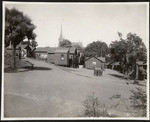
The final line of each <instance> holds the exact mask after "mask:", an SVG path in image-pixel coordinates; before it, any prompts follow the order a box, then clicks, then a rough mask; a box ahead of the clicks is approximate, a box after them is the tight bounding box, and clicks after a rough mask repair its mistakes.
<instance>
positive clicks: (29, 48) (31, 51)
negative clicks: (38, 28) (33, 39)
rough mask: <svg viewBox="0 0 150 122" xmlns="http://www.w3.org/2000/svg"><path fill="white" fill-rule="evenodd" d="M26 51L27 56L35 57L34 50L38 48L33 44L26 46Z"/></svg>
mask: <svg viewBox="0 0 150 122" xmlns="http://www.w3.org/2000/svg"><path fill="white" fill-rule="evenodd" d="M25 49H26V53H27V57H34V50H35V49H36V48H35V47H32V46H29V45H28V46H26V47H25Z"/></svg>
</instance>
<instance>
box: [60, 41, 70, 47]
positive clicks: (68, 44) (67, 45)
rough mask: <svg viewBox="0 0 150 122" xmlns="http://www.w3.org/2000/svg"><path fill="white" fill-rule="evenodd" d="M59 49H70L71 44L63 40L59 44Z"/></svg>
mask: <svg viewBox="0 0 150 122" xmlns="http://www.w3.org/2000/svg"><path fill="white" fill-rule="evenodd" d="M59 46H60V47H71V42H70V41H69V40H68V39H64V40H63V41H61V42H60V43H59Z"/></svg>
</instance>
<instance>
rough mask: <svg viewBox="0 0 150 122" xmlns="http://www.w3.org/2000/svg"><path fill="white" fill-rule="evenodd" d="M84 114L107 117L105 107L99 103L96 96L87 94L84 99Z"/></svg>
mask: <svg viewBox="0 0 150 122" xmlns="http://www.w3.org/2000/svg"><path fill="white" fill-rule="evenodd" d="M83 105H84V107H85V114H84V116H86V117H109V116H110V115H109V113H108V112H107V108H106V106H105V105H104V104H101V103H100V101H99V100H98V98H97V97H95V96H94V93H93V95H91V96H87V98H86V100H85V101H84V104H83Z"/></svg>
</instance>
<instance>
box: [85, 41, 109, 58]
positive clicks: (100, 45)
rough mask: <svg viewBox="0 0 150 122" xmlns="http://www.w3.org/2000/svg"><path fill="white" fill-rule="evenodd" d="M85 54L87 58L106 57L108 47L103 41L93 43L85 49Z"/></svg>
mask: <svg viewBox="0 0 150 122" xmlns="http://www.w3.org/2000/svg"><path fill="white" fill-rule="evenodd" d="M84 54H85V56H98V57H100V56H102V57H105V56H106V55H107V54H108V46H107V44H106V43H105V42H102V41H96V42H92V43H90V44H88V45H87V47H85V49H84Z"/></svg>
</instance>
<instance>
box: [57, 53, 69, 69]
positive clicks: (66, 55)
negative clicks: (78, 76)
mask: <svg viewBox="0 0 150 122" xmlns="http://www.w3.org/2000/svg"><path fill="white" fill-rule="evenodd" d="M62 54H63V55H64V60H63V61H62V60H61V56H62ZM55 64H56V65H63V66H68V65H69V55H68V54H64V53H55Z"/></svg>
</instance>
